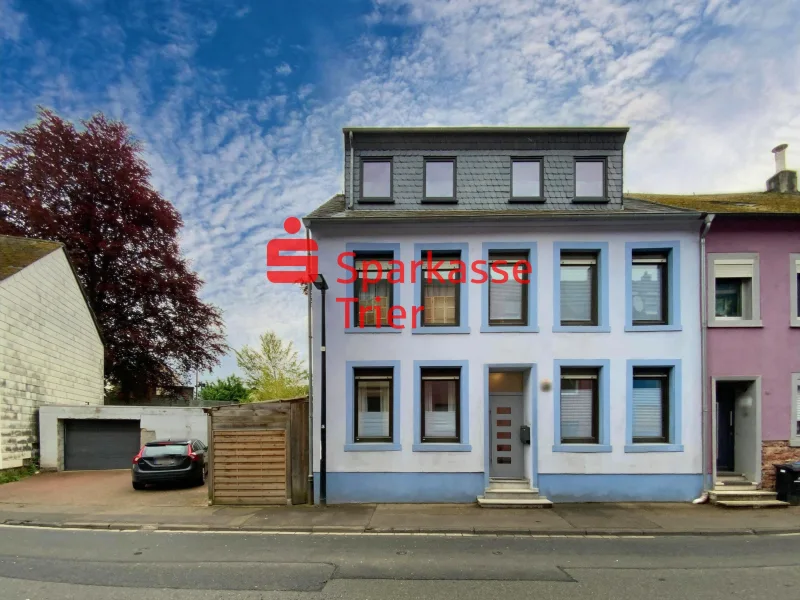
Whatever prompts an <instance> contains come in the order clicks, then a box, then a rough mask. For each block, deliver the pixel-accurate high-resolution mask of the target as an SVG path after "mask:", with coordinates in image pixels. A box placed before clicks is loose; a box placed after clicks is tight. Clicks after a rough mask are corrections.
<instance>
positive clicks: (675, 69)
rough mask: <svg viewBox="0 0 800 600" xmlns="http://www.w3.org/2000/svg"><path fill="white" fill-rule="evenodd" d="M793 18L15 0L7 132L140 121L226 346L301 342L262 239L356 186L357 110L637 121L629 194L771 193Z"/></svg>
mask: <svg viewBox="0 0 800 600" xmlns="http://www.w3.org/2000/svg"><path fill="white" fill-rule="evenodd" d="M799 22H800V2H797V1H795V0H770V1H763V2H753V1H752V0H748V1H735V0H659V1H654V2H647V1H638V0H636V1H633V2H623V1H620V0H547V1H542V2H539V1H536V0H469V1H458V2H456V1H451V2H447V1H445V0H337V1H336V2H332V1H322V0H315V1H310V2H302V1H293V2H282V1H277V0H271V1H264V0H262V1H260V2H256V1H253V0H203V1H198V2H189V1H186V2H181V1H174V0H173V1H157V0H130V1H125V0H114V1H111V0H109V1H107V2H103V1H100V0H52V1H47V0H24V1H23V0H0V90H2V92H0V128H2V129H6V128H17V127H20V126H21V125H23V124H24V123H26V122H28V121H30V120H31V119H32V118H33V116H34V111H35V106H36V105H37V104H41V105H44V106H47V107H50V108H53V109H55V110H56V111H57V112H59V113H60V114H61V115H62V116H65V117H69V118H73V119H79V118H83V117H87V116H89V115H90V114H92V113H93V112H94V111H98V110H102V111H104V112H105V113H106V114H108V115H110V116H113V117H115V118H121V119H123V120H125V121H126V122H127V123H128V124H129V125H130V126H131V128H132V130H133V132H134V134H135V135H136V136H137V137H138V138H139V139H141V140H142V141H143V142H144V143H145V147H146V157H147V160H148V161H149V163H150V165H151V168H152V171H153V183H154V185H155V186H156V187H157V188H158V189H159V190H160V191H161V192H162V193H163V194H164V195H165V196H166V197H167V198H168V199H169V200H171V201H172V202H173V203H174V204H175V205H176V207H177V208H178V209H179V210H180V211H181V214H182V215H183V218H184V221H185V228H184V231H183V235H182V246H183V249H184V252H185V253H186V254H187V256H188V257H189V258H190V259H191V260H192V262H193V265H194V268H195V269H196V270H197V271H198V272H199V273H200V274H201V276H202V277H203V278H204V279H205V281H206V286H205V288H204V290H203V297H204V299H206V300H209V301H211V302H214V303H215V304H217V305H218V306H220V307H221V308H222V309H223V310H224V315H225V320H226V323H227V332H228V337H229V343H231V344H232V345H233V346H236V347H238V346H241V345H242V344H244V343H253V342H255V341H256V340H257V337H258V334H259V333H261V332H263V331H265V330H267V329H272V330H274V331H276V332H277V333H278V334H279V335H281V336H282V337H284V338H286V339H290V340H292V341H294V343H295V344H296V345H297V347H298V350H299V351H300V352H301V354H302V355H303V356H305V352H306V348H305V336H306V328H305V315H306V312H305V302H304V298H303V296H302V295H301V294H299V293H298V292H297V290H295V289H287V287H288V288H291V286H280V285H270V284H268V283H267V282H266V279H265V276H264V256H265V251H264V247H265V244H266V242H267V241H268V240H269V239H271V238H273V237H275V236H277V235H280V234H281V233H282V229H281V224H282V222H283V219H284V218H285V217H287V216H291V215H296V216H302V215H303V214H305V213H307V212H308V211H309V210H311V209H312V208H313V207H314V206H316V205H318V204H320V203H321V202H323V201H325V200H326V199H327V198H329V197H330V196H331V195H332V194H335V193H337V192H338V191H340V190H341V189H342V177H343V173H342V160H341V159H342V156H341V153H342V137H341V127H342V126H344V125H497V124H524V125H611V124H626V125H629V126H630V127H631V133H630V135H629V137H628V143H627V145H626V156H625V169H626V172H625V176H626V182H625V189H626V191H652V192H685V193H691V192H714V191H726V190H737V191H738V190H760V189H763V186H764V181H765V180H766V179H767V177H768V176H769V175H770V174H771V173H772V171H773V163H772V155H771V154H770V152H769V151H770V149H771V148H772V147H773V146H775V145H776V144H777V143H779V142H788V143H789V145H790V149H789V164H790V166H793V167H795V168H796V167H797V164H798V162H799V161H798V160H795V159H794V158H793V156H795V154H793V153H794V152H800V77H798V74H799V72H800V70H799V69H798V65H800V36H798V35H797V24H798V23H799ZM792 148H794V150H792ZM234 367H235V363H234V362H233V361H232V360H231V359H230V358H226V360H225V361H224V363H223V367H222V368H221V369H220V370H219V373H221V374H226V373H228V372H231V371H232V370H233V369H234Z"/></svg>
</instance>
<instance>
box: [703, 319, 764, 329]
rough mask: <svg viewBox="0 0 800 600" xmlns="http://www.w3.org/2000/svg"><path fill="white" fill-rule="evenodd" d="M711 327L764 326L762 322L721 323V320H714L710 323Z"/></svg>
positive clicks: (732, 321) (733, 321) (731, 321)
mask: <svg viewBox="0 0 800 600" xmlns="http://www.w3.org/2000/svg"><path fill="white" fill-rule="evenodd" d="M708 326H709V327H763V326H764V324H763V323H762V322H761V321H744V320H743V321H735V320H730V321H720V320H719V319H714V320H712V321H709V322H708Z"/></svg>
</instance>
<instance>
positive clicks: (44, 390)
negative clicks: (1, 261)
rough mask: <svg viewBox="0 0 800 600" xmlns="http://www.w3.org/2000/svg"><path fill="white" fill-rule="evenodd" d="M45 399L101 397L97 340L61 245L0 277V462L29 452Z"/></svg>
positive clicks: (86, 401)
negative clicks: (11, 273) (34, 260)
mask: <svg viewBox="0 0 800 600" xmlns="http://www.w3.org/2000/svg"><path fill="white" fill-rule="evenodd" d="M45 403H48V404H83V405H98V404H102V403H103V342H102V340H101V338H100V335H99V333H98V331H97V328H96V327H95V324H94V321H93V319H92V315H91V313H90V311H89V308H88V307H87V305H86V300H85V299H84V297H83V294H82V293H81V289H80V286H79V284H78V281H77V280H76V279H75V275H74V273H73V271H72V268H71V267H70V265H69V263H68V261H67V257H66V255H65V254H64V250H63V249H57V250H55V251H53V252H51V253H50V254H47V255H46V256H44V257H43V258H40V259H39V260H37V261H36V262H34V263H32V264H30V265H29V266H27V267H25V268H24V269H22V270H21V271H19V272H18V273H15V274H13V275H11V276H10V277H8V278H6V279H4V280H2V281H0V469H8V468H13V467H20V466H22V465H23V463H24V461H26V460H29V459H31V458H33V457H34V449H35V445H36V411H37V410H38V408H39V406H40V405H42V404H45Z"/></svg>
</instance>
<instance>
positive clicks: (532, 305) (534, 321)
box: [481, 242, 539, 333]
mask: <svg viewBox="0 0 800 600" xmlns="http://www.w3.org/2000/svg"><path fill="white" fill-rule="evenodd" d="M495 250H500V251H509V252H511V251H515V250H516V251H524V252H527V253H528V262H530V264H531V266H532V267H533V272H532V273H530V274H529V275H528V279H529V283H528V324H527V325H489V281H487V282H486V283H483V284H481V288H482V289H481V333H514V332H519V333H538V331H539V323H538V314H537V313H538V310H539V308H538V290H539V261H538V258H537V252H536V242H484V243H483V248H482V251H481V258H482V260H483V261H484V262H485V263H486V271H487V273H488V272H489V252H490V251H495ZM489 277H490V279H491V274H489Z"/></svg>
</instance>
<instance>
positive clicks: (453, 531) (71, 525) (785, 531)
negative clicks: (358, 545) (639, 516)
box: [2, 519, 800, 537]
mask: <svg viewBox="0 0 800 600" xmlns="http://www.w3.org/2000/svg"><path fill="white" fill-rule="evenodd" d="M2 525H5V526H11V527H40V528H43V529H86V530H94V531H172V532H179V531H181V532H182V531H188V532H200V533H232V532H235V533H272V534H306V535H308V534H314V533H316V534H337V533H338V534H349V535H353V534H361V535H367V536H368V535H454V536H455V535H475V536H494V537H496V536H523V537H524V536H529V537H544V536H547V537H609V536H610V537H676V536H683V537H686V536H691V537H703V536H707V537H712V536H743V535H800V527H796V528H787V527H782V528H775V529H769V528H763V527H762V528H757V529H693V530H668V529H619V528H609V529H529V528H524V527H520V528H491V527H474V528H473V527H466V528H422V527H389V528H374V527H366V528H365V527H361V526H348V525H314V526H272V527H268V526H264V527H259V526H253V525H249V526H241V527H234V526H227V525H201V524H197V523H154V524H142V523H128V522H122V521H120V522H117V521H113V522H109V523H99V522H88V521H63V522H58V521H44V520H37V519H6V520H5V521H3V522H2Z"/></svg>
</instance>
